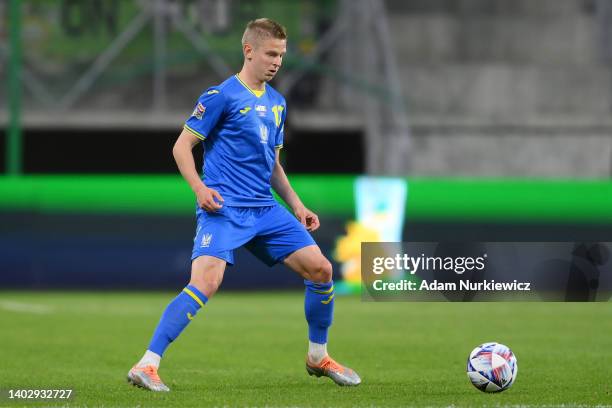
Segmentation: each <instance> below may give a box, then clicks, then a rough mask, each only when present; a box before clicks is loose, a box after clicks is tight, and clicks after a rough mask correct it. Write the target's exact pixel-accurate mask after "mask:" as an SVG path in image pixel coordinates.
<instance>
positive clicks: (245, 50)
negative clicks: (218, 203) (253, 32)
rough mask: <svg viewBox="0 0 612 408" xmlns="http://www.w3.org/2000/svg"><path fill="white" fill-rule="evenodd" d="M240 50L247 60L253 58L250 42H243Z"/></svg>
mask: <svg viewBox="0 0 612 408" xmlns="http://www.w3.org/2000/svg"><path fill="white" fill-rule="evenodd" d="M242 52H243V53H244V58H246V59H247V60H249V61H250V60H252V59H253V47H252V46H251V44H249V43H245V44H244V45H243V46H242Z"/></svg>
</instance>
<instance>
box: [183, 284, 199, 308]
mask: <svg viewBox="0 0 612 408" xmlns="http://www.w3.org/2000/svg"><path fill="white" fill-rule="evenodd" d="M183 292H185V293H186V294H188V295H189V296H191V297H192V298H193V300H195V301H196V302H198V304H199V305H200V306H201V307H204V303H203V302H202V300H200V298H199V297H197V296H196V294H195V293H193V292H192V291H191V290H190V289H187V288H185V289H183Z"/></svg>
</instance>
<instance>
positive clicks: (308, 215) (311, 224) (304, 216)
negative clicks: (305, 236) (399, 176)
mask: <svg viewBox="0 0 612 408" xmlns="http://www.w3.org/2000/svg"><path fill="white" fill-rule="evenodd" d="M293 213H294V214H295V216H296V217H297V219H298V220H300V222H301V223H302V225H303V226H305V227H306V230H308V231H310V232H312V231H316V230H317V229H318V228H319V226H321V223H320V222H319V217H318V216H317V214H315V213H313V212H312V211H310V210H309V209H308V208H306V207H304V206H302V207H298V208H296V209H295V210H293Z"/></svg>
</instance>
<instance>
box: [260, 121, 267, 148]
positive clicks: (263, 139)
mask: <svg viewBox="0 0 612 408" xmlns="http://www.w3.org/2000/svg"><path fill="white" fill-rule="evenodd" d="M259 138H260V142H261V143H263V144H268V127H267V126H266V125H259Z"/></svg>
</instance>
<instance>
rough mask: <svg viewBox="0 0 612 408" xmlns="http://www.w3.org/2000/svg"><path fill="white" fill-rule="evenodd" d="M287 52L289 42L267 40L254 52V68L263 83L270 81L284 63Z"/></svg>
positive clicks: (275, 39)
mask: <svg viewBox="0 0 612 408" xmlns="http://www.w3.org/2000/svg"><path fill="white" fill-rule="evenodd" d="M286 52H287V40H279V39H277V38H267V39H265V40H263V41H261V43H260V44H258V45H257V46H256V47H255V48H254V49H253V51H252V54H251V55H252V58H253V59H252V60H251V63H252V66H253V68H254V71H255V75H257V77H258V79H259V80H261V81H270V80H271V79H272V78H274V76H275V75H276V73H277V72H278V70H279V69H280V67H281V65H282V63H283V57H284V56H285V53H286Z"/></svg>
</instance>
